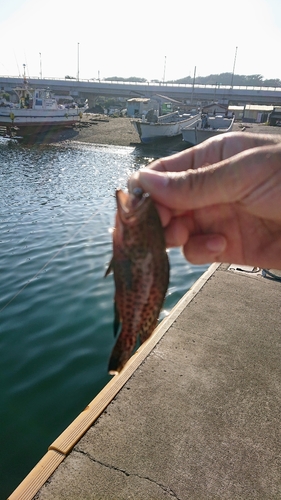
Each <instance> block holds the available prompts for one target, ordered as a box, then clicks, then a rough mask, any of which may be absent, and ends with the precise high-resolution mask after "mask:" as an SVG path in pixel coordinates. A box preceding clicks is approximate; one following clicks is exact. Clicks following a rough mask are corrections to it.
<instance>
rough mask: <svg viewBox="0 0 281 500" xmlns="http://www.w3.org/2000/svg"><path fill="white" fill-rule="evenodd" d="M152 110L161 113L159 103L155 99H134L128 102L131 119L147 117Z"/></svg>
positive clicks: (128, 114) (128, 112) (128, 113)
mask: <svg viewBox="0 0 281 500" xmlns="http://www.w3.org/2000/svg"><path fill="white" fill-rule="evenodd" d="M150 110H153V111H155V112H156V113H158V112H159V103H158V102H157V101H156V100H154V99H148V98H147V99H146V98H142V97H133V98H132V99H128V100H127V116H129V117H131V118H137V117H141V116H143V115H146V114H147V112H148V111H150Z"/></svg>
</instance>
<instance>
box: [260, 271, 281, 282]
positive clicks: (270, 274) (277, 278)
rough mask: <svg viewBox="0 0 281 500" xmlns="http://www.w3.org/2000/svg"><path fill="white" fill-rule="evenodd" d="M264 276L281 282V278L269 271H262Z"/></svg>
mask: <svg viewBox="0 0 281 500" xmlns="http://www.w3.org/2000/svg"><path fill="white" fill-rule="evenodd" d="M262 275H263V276H264V278H268V277H270V278H272V279H274V280H276V281H281V276H278V274H274V273H272V272H271V271H269V270H268V269H263V270H262Z"/></svg>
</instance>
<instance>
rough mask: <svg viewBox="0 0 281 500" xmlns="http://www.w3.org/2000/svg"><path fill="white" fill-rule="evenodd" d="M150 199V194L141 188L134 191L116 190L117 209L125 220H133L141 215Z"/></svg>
mask: <svg viewBox="0 0 281 500" xmlns="http://www.w3.org/2000/svg"><path fill="white" fill-rule="evenodd" d="M149 200H150V197H149V194H148V193H144V192H143V191H142V189H140V188H135V189H134V190H133V192H132V193H130V192H125V191H122V189H117V191H116V201H117V211H118V213H119V214H120V217H121V219H122V220H123V222H125V221H126V222H128V221H129V220H133V219H135V217H136V216H138V217H139V216H140V214H141V213H142V212H143V209H144V207H145V206H146V205H147V202H148V201H149Z"/></svg>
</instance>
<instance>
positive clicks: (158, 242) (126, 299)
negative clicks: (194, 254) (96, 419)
mask: <svg viewBox="0 0 281 500" xmlns="http://www.w3.org/2000/svg"><path fill="white" fill-rule="evenodd" d="M116 201H117V212H116V223H115V229H114V232H113V258H112V261H111V263H110V265H109V268H108V270H107V272H106V276H107V275H108V274H109V273H110V271H113V273H114V281H115V319H114V334H115V336H116V335H117V334H118V333H119V330H120V328H121V332H120V334H119V336H118V339H117V342H116V344H115V346H114V348H113V351H112V354H111V357H110V361H109V366H108V371H109V373H110V374H112V375H113V374H116V373H119V372H120V371H121V370H122V368H123V367H124V365H125V364H126V362H127V361H128V359H129V358H130V356H131V354H132V352H133V349H134V347H135V345H136V342H137V340H138V337H139V339H140V342H141V343H143V342H144V341H145V340H147V339H148V338H149V337H150V335H151V334H152V332H153V330H154V329H155V327H156V325H157V319H158V316H159V313H160V310H161V307H162V304H163V302H164V298H165V295H166V291H167V287H168V283H169V261H168V256H167V253H166V248H165V240H164V234H163V229H162V226H161V222H160V219H159V216H158V212H157V210H156V208H155V206H154V204H153V201H152V199H151V198H150V196H149V195H148V194H147V193H143V192H142V190H141V189H140V188H135V189H134V191H133V193H125V192H124V191H122V190H117V191H116Z"/></svg>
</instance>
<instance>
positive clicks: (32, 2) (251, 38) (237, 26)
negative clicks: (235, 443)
mask: <svg viewBox="0 0 281 500" xmlns="http://www.w3.org/2000/svg"><path fill="white" fill-rule="evenodd" d="M0 12H1V15H0V43H1V55H0V75H1V76H4V75H9V76H19V75H22V74H23V64H25V65H26V74H27V76H30V77H38V78H39V77H40V74H41V72H42V76H43V77H46V78H47V77H56V78H64V77H65V76H66V75H69V76H72V77H75V78H77V74H78V71H79V79H80V80H82V79H91V78H93V79H97V78H100V79H103V78H109V77H112V76H121V77H130V76H135V77H141V78H146V79H147V80H153V79H157V80H161V81H163V80H165V81H167V80H177V79H179V78H183V77H186V76H191V77H193V75H194V72H195V73H196V76H207V75H210V74H219V73H225V72H229V73H232V72H233V69H234V72H235V74H242V75H253V74H261V75H262V76H263V78H264V79H269V78H279V79H281V59H280V57H279V52H280V47H281V1H280V0H232V1H230V0H197V1H195V2H194V1H191V0H175V1H173V2H164V1H163V0H142V1H138V2H137V1H135V0H131V1H130V2H129V0H98V1H97V0H78V1H77V0H76V1H75V2H74V1H71V0H48V2H46V1H45V0H44V1H43V0H9V1H7V0H0Z"/></svg>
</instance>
